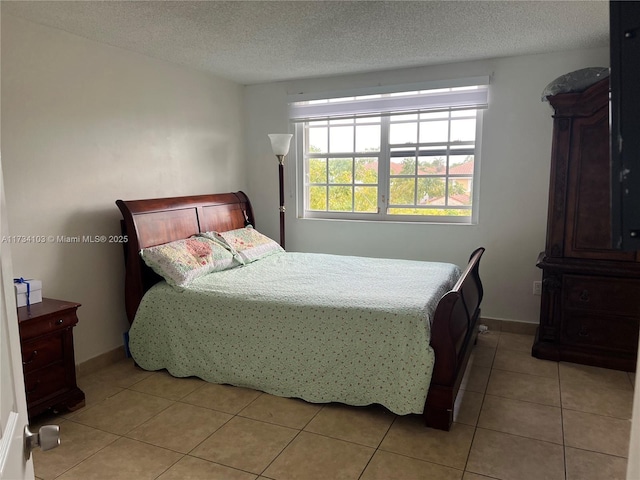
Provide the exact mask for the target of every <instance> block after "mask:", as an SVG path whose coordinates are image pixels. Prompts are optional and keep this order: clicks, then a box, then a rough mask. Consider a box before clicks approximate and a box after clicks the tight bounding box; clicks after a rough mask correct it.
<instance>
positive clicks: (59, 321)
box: [56, 318, 64, 325]
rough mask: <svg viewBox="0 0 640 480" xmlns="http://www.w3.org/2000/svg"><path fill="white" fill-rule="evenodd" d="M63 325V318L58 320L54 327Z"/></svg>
mask: <svg viewBox="0 0 640 480" xmlns="http://www.w3.org/2000/svg"><path fill="white" fill-rule="evenodd" d="M63 323H64V319H63V318H59V319H58V320H56V325H62V324H63Z"/></svg>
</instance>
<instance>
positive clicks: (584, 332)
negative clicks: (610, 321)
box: [578, 327, 589, 337]
mask: <svg viewBox="0 0 640 480" xmlns="http://www.w3.org/2000/svg"><path fill="white" fill-rule="evenodd" d="M578 336H579V337H588V336H589V332H588V331H587V330H586V329H585V328H584V327H580V331H579V332H578Z"/></svg>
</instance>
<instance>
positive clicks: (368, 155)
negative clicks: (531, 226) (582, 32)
mask: <svg viewBox="0 0 640 480" xmlns="http://www.w3.org/2000/svg"><path fill="white" fill-rule="evenodd" d="M486 83H488V82H486ZM486 83H485V85H486ZM486 103H487V88H486V86H478V85H465V86H454V87H447V88H438V89H428V90H413V91H402V92H386V93H375V94H367V95H360V96H352V97H337V98H325V99H313V100H306V101H302V102H299V101H298V102H295V103H293V104H292V105H291V116H292V119H293V120H294V121H295V122H296V138H297V145H298V160H299V166H301V169H300V174H301V175H300V177H299V181H300V187H301V188H300V189H299V191H300V193H301V198H300V200H301V201H300V205H299V206H300V208H301V211H302V212H303V216H304V217H308V218H341V219H358V220H366V219H369V220H403V221H422V222H430V221H432V222H455V223H472V222H473V221H474V220H475V218H476V210H477V209H476V210H474V204H475V202H474V199H477V194H476V192H475V190H474V177H475V176H477V174H478V163H479V156H478V153H477V151H476V139H477V138H478V137H479V131H480V127H481V113H482V110H481V109H482V108H484V107H486Z"/></svg>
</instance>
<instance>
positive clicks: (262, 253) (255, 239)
mask: <svg viewBox="0 0 640 480" xmlns="http://www.w3.org/2000/svg"><path fill="white" fill-rule="evenodd" d="M206 235H211V236H212V237H213V238H217V239H219V240H222V241H224V242H225V243H226V244H227V245H228V247H229V250H230V251H231V252H232V253H234V254H236V255H237V256H238V257H239V258H240V260H241V261H242V262H243V263H245V264H247V263H251V262H255V261H256V260H260V259H261V258H264V257H267V256H269V255H273V254H274V253H279V252H284V249H283V248H282V247H281V246H280V245H279V244H278V243H277V242H276V241H275V240H272V239H271V238H269V237H267V236H266V235H263V234H262V233H260V232H258V231H257V230H256V229H255V228H253V227H252V226H251V225H249V226H247V227H245V228H238V229H236V230H229V231H228V232H208V233H206Z"/></svg>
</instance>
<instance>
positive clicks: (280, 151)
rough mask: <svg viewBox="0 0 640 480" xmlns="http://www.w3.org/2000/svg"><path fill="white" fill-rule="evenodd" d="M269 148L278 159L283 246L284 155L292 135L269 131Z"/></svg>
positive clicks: (281, 240)
mask: <svg viewBox="0 0 640 480" xmlns="http://www.w3.org/2000/svg"><path fill="white" fill-rule="evenodd" d="M268 136H269V139H270V140H271V148H272V149H273V153H274V155H275V156H276V158H277V159H278V183H279V187H280V246H281V247H282V248H285V247H284V157H285V156H286V155H287V153H289V144H290V143H291V137H293V135H291V134H289V133H271V134H269V135H268Z"/></svg>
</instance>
